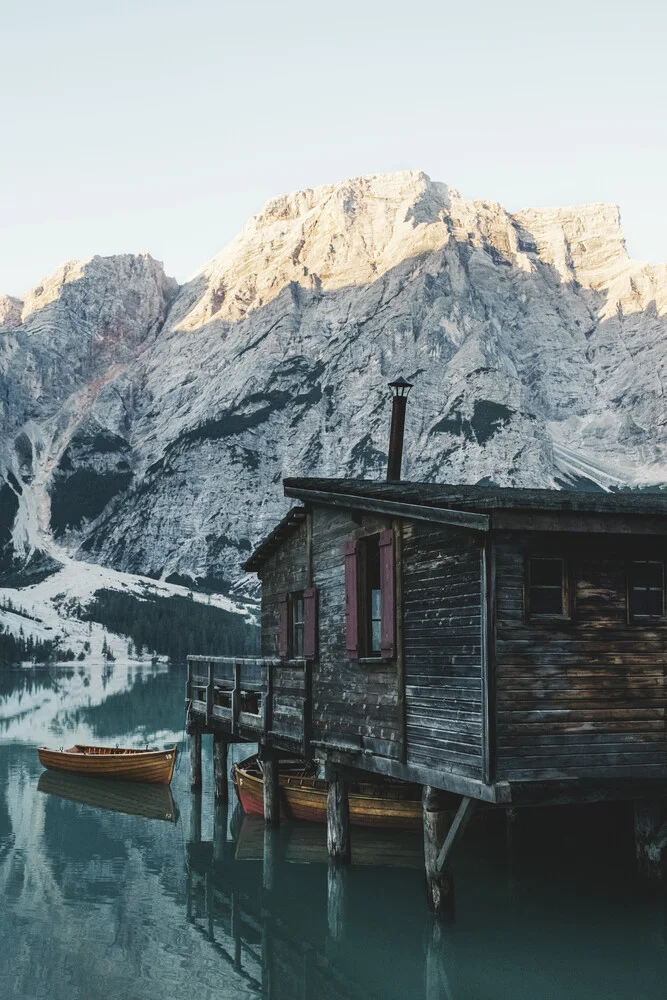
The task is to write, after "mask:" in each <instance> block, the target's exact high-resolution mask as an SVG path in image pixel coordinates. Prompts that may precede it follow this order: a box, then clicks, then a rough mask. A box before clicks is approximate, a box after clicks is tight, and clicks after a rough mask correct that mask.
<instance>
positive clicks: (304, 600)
mask: <svg viewBox="0 0 667 1000" xmlns="http://www.w3.org/2000/svg"><path fill="white" fill-rule="evenodd" d="M277 603H278V620H279V633H278V655H279V656H280V658H281V659H282V660H287V659H293V660H300V659H302V658H303V659H306V660H315V659H317V646H318V636H317V632H318V624H317V609H318V592H317V588H316V587H307V588H306V590H298V591H296V592H295V593H293V594H283V595H281V597H280V598H279V600H278V602H277Z"/></svg>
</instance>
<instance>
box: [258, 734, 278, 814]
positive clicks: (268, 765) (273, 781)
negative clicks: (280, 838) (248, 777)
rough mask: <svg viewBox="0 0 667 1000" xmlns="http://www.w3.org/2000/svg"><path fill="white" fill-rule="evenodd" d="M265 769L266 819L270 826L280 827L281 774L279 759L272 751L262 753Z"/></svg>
mask: <svg viewBox="0 0 667 1000" xmlns="http://www.w3.org/2000/svg"><path fill="white" fill-rule="evenodd" d="M262 766H263V769H264V819H265V821H266V823H267V825H268V826H272V827H278V826H280V774H279V770H278V757H277V756H276V755H275V754H274V753H273V751H270V750H264V751H263V752H262Z"/></svg>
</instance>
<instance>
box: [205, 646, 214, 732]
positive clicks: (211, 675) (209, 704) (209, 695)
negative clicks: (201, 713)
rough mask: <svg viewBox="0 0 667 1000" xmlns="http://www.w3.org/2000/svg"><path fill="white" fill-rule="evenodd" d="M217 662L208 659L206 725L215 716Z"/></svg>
mask: <svg viewBox="0 0 667 1000" xmlns="http://www.w3.org/2000/svg"><path fill="white" fill-rule="evenodd" d="M214 685H215V663H214V662H213V660H209V661H208V684H207V686H206V725H208V724H209V722H210V721H211V717H212V716H213V695H214V692H215V687H214Z"/></svg>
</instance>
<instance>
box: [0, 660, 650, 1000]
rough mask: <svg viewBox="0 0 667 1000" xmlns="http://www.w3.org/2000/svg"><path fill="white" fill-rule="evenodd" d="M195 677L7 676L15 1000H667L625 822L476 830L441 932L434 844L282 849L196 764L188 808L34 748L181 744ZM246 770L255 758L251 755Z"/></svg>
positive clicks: (7, 877) (4, 700) (0, 969)
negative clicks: (430, 900)
mask: <svg viewBox="0 0 667 1000" xmlns="http://www.w3.org/2000/svg"><path fill="white" fill-rule="evenodd" d="M183 682H184V672H183V670H182V669H180V668H176V667H174V668H171V669H169V670H167V669H164V668H150V667H148V668H136V667H130V666H124V665H122V664H120V663H116V664H114V665H113V667H112V668H109V667H103V666H102V665H98V666H91V667H87V668H86V669H81V670H55V669H54V670H50V671H37V672H32V671H31V672H5V673H0V891H1V894H2V895H1V898H2V915H1V917H0V996H2V997H3V998H4V997H7V998H26V1000H41V998H45V1000H46V998H48V1000H73V998H76V1000H79V998H80V1000H96V998H98V997H99V998H102V997H104V998H111V1000H115V998H116V997H118V998H119V1000H120V998H122V1000H149V998H150V1000H154V998H162V997H165V998H170V1000H181V998H186V997H187V998H189V1000H190V998H195V997H201V998H203V1000H208V998H211V1000H212V998H213V997H215V998H218V1000H219V998H245V997H261V996H265V997H271V998H273V1000H282V998H285V1000H329V998H331V1000H334V998H359V1000H361V998H364V1000H365V998H377V1000H393V998H397V1000H398V998H406V1000H407V998H409V1000H412V998H415V1000H421V998H424V1000H436V998H438V1000H464V998H465V1000H487V998H488V1000H491V998H512V1000H524V998H526V1000H528V998H531V1000H534V998H558V1000H560V998H571V1000H584V998H586V1000H590V998H596V997H600V998H602V997H604V998H611V997H613V998H628V1000H630V998H632V1000H654V998H655V1000H658V998H660V1000H663V998H664V997H665V993H666V992H667V989H666V982H667V905H666V904H665V902H664V898H663V899H661V898H655V897H652V896H650V895H645V894H644V892H643V891H642V890H641V887H640V886H639V885H638V883H637V881H636V879H635V876H634V871H633V864H632V841H631V836H630V833H631V831H630V824H629V817H628V815H627V812H626V811H625V810H624V809H623V808H620V809H619V808H617V807H615V808H613V809H610V808H602V809H601V808H599V807H587V808H586V809H583V810H567V811H565V810H562V811H561V812H560V813H554V812H549V811H546V810H542V811H536V812H534V813H531V814H528V813H525V814H520V815H519V817H518V820H517V821H516V823H515V824H514V826H513V832H512V837H511V842H510V843H509V844H508V841H507V834H506V828H505V824H504V819H503V817H501V816H497V817H493V816H491V817H489V818H488V819H487V821H486V822H482V823H478V826H477V828H476V829H473V830H472V831H471V834H470V836H469V838H468V839H467V842H466V844H465V845H464V848H463V850H462V852H461V855H460V857H459V858H458V859H457V863H456V867H455V878H456V890H457V913H456V919H455V921H454V922H453V923H451V924H448V925H446V926H444V927H438V926H436V925H434V924H433V923H432V921H431V919H430V917H429V914H428V912H427V910H426V905H425V902H424V897H423V891H422V871H421V853H420V852H421V847H420V837H419V834H415V835H412V834H410V833H408V834H396V835H387V834H382V835H376V834H373V833H370V832H364V831H360V832H359V831H356V832H355V835H354V840H353V845H354V855H353V864H352V866H351V867H350V868H349V869H348V870H346V871H343V872H336V871H330V870H329V869H328V866H327V863H326V851H325V833H324V829H323V828H319V827H315V826H310V825H307V824H298V825H297V824H293V825H289V824H285V825H283V827H282V828H281V830H280V831H278V832H277V833H276V834H275V835H270V834H266V835H265V831H264V826H263V823H262V822H261V821H257V820H253V819H250V818H244V817H243V816H242V815H240V814H239V811H238V809H235V806H236V803H235V801H232V802H230V807H229V810H228V811H227V812H226V813H224V814H223V813H222V812H221V811H220V810H218V811H217V812H216V810H215V809H214V808H213V801H212V799H213V796H212V767H211V748H210V745H209V742H208V739H205V740H204V793H203V795H202V796H201V797H200V798H199V799H197V798H193V797H192V796H191V794H190V791H189V788H188V783H187V759H185V758H184V759H183V761H182V763H181V765H180V767H179V770H178V771H177V773H176V775H175V778H174V781H173V784H172V789H171V794H170V793H169V792H168V791H167V790H159V789H158V790H155V789H153V790H152V791H151V790H148V791H146V790H142V789H139V790H138V791H137V788H136V787H133V786H130V789H127V788H124V787H123V786H120V787H119V786H117V785H113V784H112V785H110V786H108V787H107V786H104V787H103V788H100V787H99V785H100V783H99V782H97V783H96V782H85V781H83V782H82V781H77V780H76V779H74V780H69V781H67V780H64V779H62V780H59V779H58V778H57V776H54V775H51V774H46V773H45V772H43V771H42V769H41V767H40V765H39V762H38V760H37V754H36V752H35V748H36V746H38V745H39V744H42V743H44V744H48V745H50V746H54V747H59V746H61V745H65V746H67V745H70V744H71V743H73V742H75V741H78V742H98V743H107V744H109V745H114V744H115V743H116V742H118V743H121V744H134V745H136V746H143V745H144V744H146V743H150V745H151V746H152V745H163V744H164V745H167V744H168V743H170V742H175V741H178V740H181V739H182V727H183V687H184V684H183ZM236 753H237V757H238V756H243V755H245V754H246V753H247V749H244V750H241V748H236Z"/></svg>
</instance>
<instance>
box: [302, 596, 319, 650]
mask: <svg viewBox="0 0 667 1000" xmlns="http://www.w3.org/2000/svg"><path fill="white" fill-rule="evenodd" d="M303 604H304V622H303V655H304V656H305V658H306V659H307V660H315V659H317V590H316V589H315V587H309V588H308V589H307V590H304V592H303Z"/></svg>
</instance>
